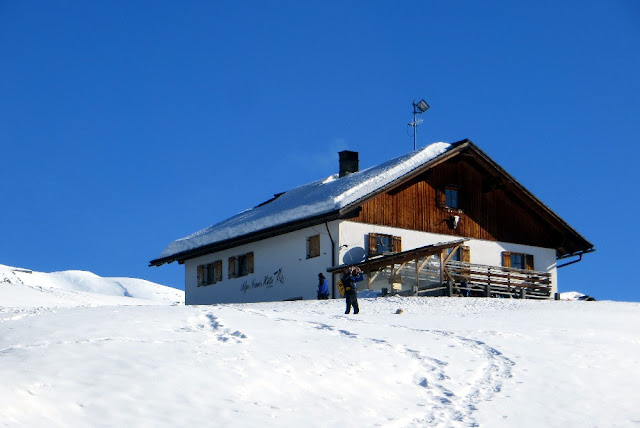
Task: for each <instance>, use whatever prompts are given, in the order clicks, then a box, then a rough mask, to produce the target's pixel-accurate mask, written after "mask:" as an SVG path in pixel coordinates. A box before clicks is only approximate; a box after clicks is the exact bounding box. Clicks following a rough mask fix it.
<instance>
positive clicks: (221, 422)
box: [0, 268, 640, 428]
mask: <svg viewBox="0 0 640 428" xmlns="http://www.w3.org/2000/svg"><path fill="white" fill-rule="evenodd" d="M7 269H9V270H11V268H7ZM2 272H3V275H4V276H3V277H0V278H4V280H3V279H0V379H2V382H0V397H2V399H1V400H0V425H2V426H11V427H13V426H15V427H23V426H29V427H51V426H59V427H68V426H88V427H102V426H104V427H112V426H153V427H176V426H185V427H186V426H233V427H255V426H277V427H290V426H305V427H327V426H330V427H363V426H381V427H472V426H481V427H514V426H518V427H536V428H537V427H542V426H544V427H609V426H637V425H638V423H640V408H639V407H638V405H637V386H638V384H640V364H639V358H640V304H638V303H620V302H600V301H598V302H582V301H544V302H538V301H531V300H511V299H482V298H399V297H385V298H377V299H375V298H363V299H361V301H360V307H361V313H360V314H359V315H355V316H354V315H344V314H343V311H344V306H343V302H342V301H340V300H328V301H296V302H275V303H256V304H236V305H212V306H192V307H186V306H184V305H172V304H171V302H172V300H175V299H173V297H171V298H169V297H167V295H165V294H164V292H160V291H158V290H163V289H162V288H157V287H156V286H151V285H150V284H148V283H145V282H137V281H136V280H132V281H133V282H130V281H122V280H120V279H104V280H105V281H106V282H104V283H103V282H102V281H103V280H102V279H97V278H96V277H95V276H93V275H91V274H87V273H80V274H79V273H77V272H72V273H65V274H60V275H53V276H49V275H43V276H42V277H41V278H42V282H39V280H37V279H36V278H38V276H39V275H35V274H36V273H35V272H34V273H31V274H29V273H25V272H15V270H14V271H12V272H11V273H7V272H6V269H4V270H3V271H2ZM30 275H31V276H30ZM7 278H9V279H10V281H7V280H6V279H7ZM16 278H18V279H20V280H21V281H22V283H20V282H17V283H16V282H15V281H14V280H15V279H16ZM29 278H31V279H29ZM47 281H50V282H47ZM57 281H62V283H64V285H62V284H61V283H58V282H57ZM53 283H56V284H57V286H55V287H54V286H53V285H52V284H53ZM98 283H100V284H101V285H99V284H98ZM69 284H73V285H69ZM117 284H119V286H118V285H117ZM132 284H137V285H138V286H140V287H142V288H144V287H145V286H147V285H149V286H150V288H148V289H145V290H137V289H136V286H135V285H133V286H132ZM109 287H111V288H109ZM119 287H122V288H119ZM78 288H79V289H81V291H78ZM89 289H91V290H94V291H100V292H101V293H111V294H115V295H106V294H96V293H95V292H93V293H92V292H88V291H87V290H89ZM123 290H126V292H125V291H123ZM150 290H151V291H150ZM165 291H166V290H165ZM169 291H171V290H169ZM137 293H139V294H138V295H141V296H146V297H147V298H148V297H153V298H154V299H155V298H156V297H157V299H155V301H152V300H143V299H138V298H135V297H124V296H125V295H127V294H129V295H134V296H135V295H136V294H137ZM27 294H28V296H27ZM169 295H171V294H170V293H169ZM159 296H160V297H159ZM66 299H68V301H69V302H71V303H69V304H64V301H65V300H66ZM141 302H144V303H141ZM132 303H133V304H134V305H132ZM399 308H402V309H403V311H402V314H399V315H398V314H396V311H397V309H399Z"/></svg>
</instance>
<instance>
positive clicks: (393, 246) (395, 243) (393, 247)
mask: <svg viewBox="0 0 640 428" xmlns="http://www.w3.org/2000/svg"><path fill="white" fill-rule="evenodd" d="M380 238H388V239H389V244H388V245H387V248H389V249H390V251H387V252H385V251H382V252H380V251H379V250H378V249H379V248H380V246H379V245H378V242H379V239H380ZM401 251H402V238H401V237H400V236H394V235H389V234H386V233H370V234H369V256H370V257H375V256H381V255H384V254H386V253H399V252H401Z"/></svg>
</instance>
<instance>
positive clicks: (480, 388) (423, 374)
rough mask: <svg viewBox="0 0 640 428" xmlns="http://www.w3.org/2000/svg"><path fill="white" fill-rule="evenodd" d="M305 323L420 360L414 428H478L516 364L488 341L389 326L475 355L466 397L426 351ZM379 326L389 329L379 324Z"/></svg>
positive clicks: (328, 325) (255, 312) (442, 364)
mask: <svg viewBox="0 0 640 428" xmlns="http://www.w3.org/2000/svg"><path fill="white" fill-rule="evenodd" d="M238 310H240V311H241V312H249V313H251V314H253V315H257V316H262V317H266V318H270V319H272V320H274V321H280V322H292V323H296V324H300V323H301V321H300V320H298V319H291V318H284V317H277V318H274V317H272V316H269V315H267V314H266V313H264V312H263V311H260V310H255V309H248V308H238ZM211 316H212V315H211ZM213 318H215V317H213ZM332 318H333V319H334V320H336V322H340V321H342V322H344V321H346V322H353V323H354V324H353V325H354V326H355V327H356V328H355V329H354V330H357V326H358V324H359V323H362V324H368V325H374V324H372V323H369V322H366V321H363V320H362V319H357V318H354V316H353V315H345V316H343V315H335V316H333V317H332ZM303 322H304V323H307V324H310V325H312V326H313V328H315V329H318V330H322V331H326V332H329V333H332V334H340V335H342V336H344V337H347V338H351V339H356V340H361V341H364V342H369V343H370V344H372V345H374V346H383V347H385V348H386V349H387V350H389V351H391V352H398V353H401V354H403V355H406V356H408V357H410V358H412V359H414V360H416V361H418V362H419V364H420V366H421V368H422V369H421V371H420V372H418V373H416V374H415V380H414V381H415V384H416V385H417V386H419V387H421V388H423V390H422V391H421V392H420V391H419V392H418V393H417V395H416V398H417V400H416V405H417V406H419V407H421V408H424V409H425V410H426V413H425V415H424V416H422V417H419V418H416V419H414V420H413V421H411V423H410V424H409V425H410V426H432V427H477V426H479V424H478V423H477V421H476V420H475V419H474V417H473V413H474V412H475V411H476V410H477V406H478V405H480V404H482V403H483V402H487V401H491V399H492V398H493V397H494V396H495V395H496V394H499V393H500V392H501V390H502V385H503V381H504V380H505V379H510V378H512V374H511V368H512V367H513V366H514V365H515V363H514V362H513V361H512V360H511V359H509V358H508V357H506V356H504V355H503V354H502V352H500V351H499V350H498V349H496V348H494V347H492V346H490V345H488V344H486V343H485V342H482V341H480V340H477V339H473V338H469V337H465V336H461V335H457V334H454V333H451V332H447V331H441V330H429V329H416V328H410V327H407V326H401V325H388V326H386V327H387V328H388V327H390V328H395V329H408V330H410V331H412V332H417V333H420V334H425V335H430V336H432V337H435V338H436V339H437V340H440V339H442V340H445V341H446V342H448V343H446V344H445V346H448V347H462V348H463V349H464V350H465V351H468V352H469V353H471V354H472V355H473V356H474V357H475V358H476V359H477V360H478V362H477V363H476V364H475V365H474V366H473V367H472V368H471V369H469V371H470V372H471V373H469V374H468V375H467V376H468V377H469V378H471V379H475V380H474V381H473V383H472V384H471V386H470V388H469V391H468V392H467V393H466V394H464V395H462V396H457V395H456V394H455V393H454V392H452V391H451V390H449V389H448V388H447V387H446V383H447V382H446V381H447V380H448V379H449V378H450V377H449V376H448V375H447V374H446V371H447V366H448V363H447V362H446V361H443V360H440V359H437V358H433V357H430V356H428V354H426V353H425V352H424V351H420V350H416V349H413V348H412V347H409V346H406V345H398V344H393V343H390V342H388V341H387V340H385V339H380V338H377V337H366V336H364V335H362V334H359V333H357V332H355V331H352V330H350V329H346V328H342V327H338V326H337V325H335V324H331V323H327V322H318V321H303ZM376 327H378V328H385V327H384V326H380V325H377V324H376ZM381 336H382V334H381ZM427 409H428V410H427Z"/></svg>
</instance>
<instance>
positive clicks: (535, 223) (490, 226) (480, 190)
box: [354, 156, 562, 248]
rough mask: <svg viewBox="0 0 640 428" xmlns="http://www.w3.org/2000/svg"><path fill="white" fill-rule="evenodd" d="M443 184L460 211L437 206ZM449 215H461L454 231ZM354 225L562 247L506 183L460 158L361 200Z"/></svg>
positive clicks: (558, 235) (558, 238) (554, 232)
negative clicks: (455, 195) (451, 189)
mask: <svg viewBox="0 0 640 428" xmlns="http://www.w3.org/2000/svg"><path fill="white" fill-rule="evenodd" d="M445 186H456V187H458V188H459V189H460V191H459V201H460V202H459V204H460V209H450V208H446V207H442V202H441V200H440V198H441V197H442V196H441V195H442V191H443V190H444V187H445ZM451 216H459V217H460V221H459V223H458V226H457V227H456V228H455V229H452V228H451V227H450V224H451V222H450V221H449V219H450V218H451ZM354 221H359V222H363V223H371V224H380V225H385V226H392V227H398V228H403V229H411V230H420V231H424V232H432V233H441V234H445V235H452V236H461V237H469V238H477V239H486V240H490V241H496V240H497V241H504V242H514V243H519V244H525V245H535V246H540V247H546V248H558V247H559V246H560V245H561V244H562V234H561V233H560V232H559V231H557V230H554V229H551V228H550V227H549V223H548V222H546V221H544V220H543V219H542V218H541V217H540V216H539V215H538V213H537V212H536V211H535V210H532V209H529V208H528V207H527V205H526V201H523V200H521V199H519V198H518V197H517V196H516V194H515V192H512V191H511V190H510V188H509V183H500V181H499V179H497V178H496V177H495V176H494V175H492V174H491V172H490V171H488V170H486V169H485V168H484V167H483V165H481V164H480V163H477V162H475V161H474V159H472V158H471V157H464V156H460V157H455V158H453V159H450V160H448V161H446V162H444V163H442V164H439V165H437V166H435V167H433V168H431V169H430V170H429V171H427V172H425V173H424V174H422V175H420V176H418V177H416V178H414V179H413V180H411V181H409V182H406V183H403V184H402V185H400V186H398V187H396V188H394V189H392V190H390V191H388V192H387V193H384V194H381V195H378V196H376V197H375V198H373V199H371V200H369V201H367V202H365V203H364V204H363V205H362V211H361V212H360V214H359V216H358V217H357V218H355V219H354Z"/></svg>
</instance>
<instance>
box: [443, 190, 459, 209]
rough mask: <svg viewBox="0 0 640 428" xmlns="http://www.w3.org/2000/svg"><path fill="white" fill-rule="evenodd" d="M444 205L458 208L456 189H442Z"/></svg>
mask: <svg viewBox="0 0 640 428" xmlns="http://www.w3.org/2000/svg"><path fill="white" fill-rule="evenodd" d="M444 195H445V205H446V206H447V207H449V208H460V207H459V206H458V189H452V188H446V189H444Z"/></svg>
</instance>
